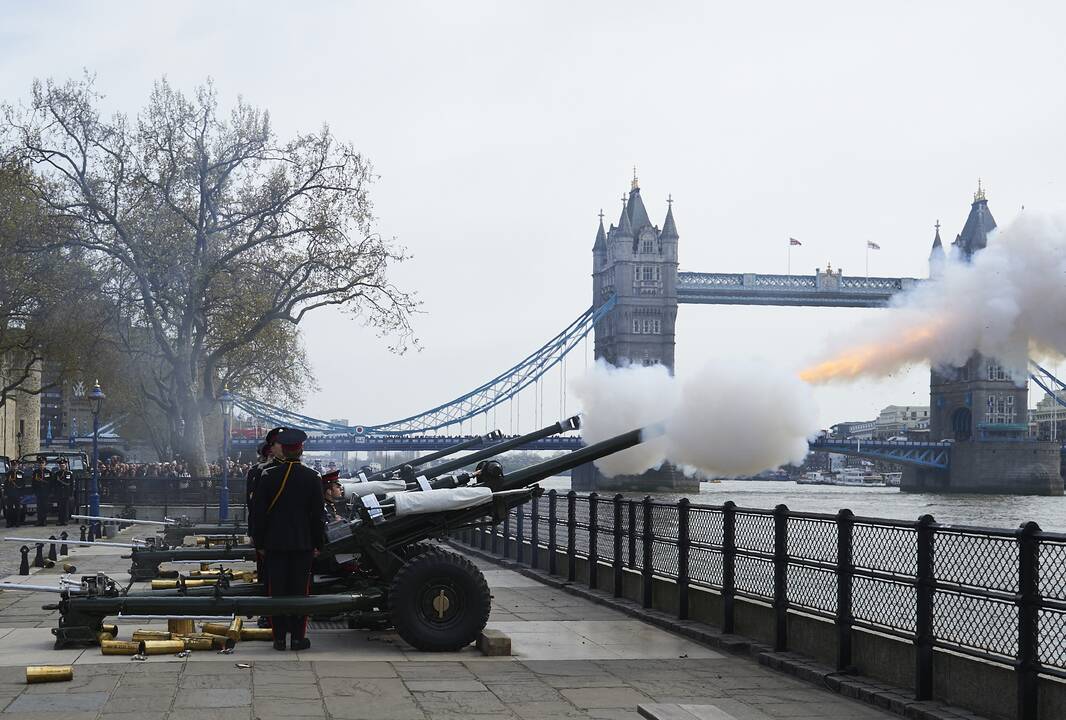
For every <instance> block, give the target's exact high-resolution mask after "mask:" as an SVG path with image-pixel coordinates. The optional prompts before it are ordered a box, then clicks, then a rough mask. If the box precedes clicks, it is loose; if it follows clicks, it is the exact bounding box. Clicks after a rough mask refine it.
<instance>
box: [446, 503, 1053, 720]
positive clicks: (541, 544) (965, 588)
mask: <svg viewBox="0 0 1066 720" xmlns="http://www.w3.org/2000/svg"><path fill="white" fill-rule="evenodd" d="M460 539H461V540H464V541H465V542H467V543H468V544H471V545H474V546H479V547H481V549H483V550H486V551H490V552H493V553H501V552H502V554H503V556H504V557H512V556H513V557H514V558H515V559H516V560H517V561H518V562H520V563H526V562H528V563H529V564H530V565H532V566H534V567H540V568H546V569H547V570H548V572H550V573H552V574H557V571H558V567H557V563H558V560H557V553H563V554H565V555H566V557H567V558H568V562H567V563H566V565H567V570H566V572H567V577H568V580H570V581H574V580H575V579H576V567H575V563H574V562H573V560H574V559H583V560H586V561H587V562H588V566H589V573H588V582H589V586H590V587H592V588H595V587H596V585H597V584H598V581H599V579H600V576H601V575H602V574H603V571H604V569H605V567H606V568H611V569H612V570H613V576H612V577H613V593H614V596H615V597H621V596H622V591H623V583H624V579H625V578H626V576H627V574H628V575H629V576H630V577H632V576H633V575H634V574H639V576H640V583H641V592H640V599H641V601H642V604H643V605H644V607H651V606H652V588H653V583H654V582H655V581H656V580H658V581H660V582H662V581H666V582H671V583H673V584H675V585H676V588H677V614H678V617H679V618H680V619H687V618H688V616H689V602H690V589H691V588H703V589H708V590H712V591H715V592H717V593H719V594H720V595H721V598H722V608H723V609H722V628H721V629H722V631H723V632H724V633H731V632H733V631H734V622H735V615H736V609H735V608H736V600H737V599H738V598H743V599H745V600H748V601H754V602H756V603H761V604H764V605H768V606H769V607H771V608H772V609H773V618H774V620H773V638H774V640H773V645H774V649H775V650H776V651H785V650H787V649H788V615H789V613H790V612H801V613H804V614H806V615H811V616H816V617H820V618H823V619H825V620H826V621H829V622H831V623H833V624H834V626H835V635H836V665H837V669H838V670H844V669H845V668H847V667H849V666H851V665H852V648H851V641H852V628H862V629H866V630H872V631H875V632H877V633H880V634H882V635H889V636H893V637H895V638H898V639H899V640H902V641H905V642H908V643H911V644H913V646H914V647H915V661H914V662H915V667H914V679H915V682H914V686H915V696H916V698H917V699H918V700H928V699H931V698H932V693H933V654H934V651H935V650H937V649H942V650H949V651H951V652H954V653H958V654H961V655H965V656H969V657H972V658H977V659H979V660H982V661H985V662H990V663H994V664H996V665H1000V666H1004V667H1007V668H1010V669H1012V670H1013V671H1014V673H1015V674H1016V678H1017V683H1018V698H1019V706H1018V713H1017V717H1018V718H1019V720H1036V718H1037V687H1038V677H1039V675H1041V674H1045V675H1048V676H1053V677H1056V678H1060V679H1066V534H1062V533H1050V532H1043V531H1042V530H1040V528H1039V526H1038V525H1037V524H1036V523H1027V524H1025V525H1023V526H1021V527H1020V528H1018V529H1016V530H1001V529H994V528H983V527H965V526H950V525H940V524H938V523H937V522H936V521H935V520H934V519H933V518H932V517H931V516H929V515H925V516H922V517H921V518H919V519H918V520H917V521H915V522H910V521H901V520H890V519H885V518H869V517H857V516H855V515H853V514H852V512H851V511H850V510H841V511H840V512H838V513H836V514H824V513H808V512H794V511H791V510H789V509H788V508H787V507H786V506H784V505H778V506H777V507H776V508H774V509H773V510H766V509H758V508H745V507H738V506H737V505H735V504H733V503H732V502H727V503H725V504H724V505H721V506H708V505H695V504H692V503H690V502H689V501H688V500H687V499H682V500H680V501H678V502H677V503H661V502H654V501H652V500H651V499H650V498H644V499H643V500H631V499H626V498H624V497H623V496H621V495H616V496H614V497H613V498H601V497H599V496H598V495H597V494H596V493H591V494H590V495H578V494H577V493H575V492H573V491H571V492H569V493H566V494H558V493H556V491H554V490H552V491H550V492H548V493H546V494H545V495H542V496H541V497H539V498H536V499H535V500H534V501H532V502H531V503H528V504H527V505H525V506H521V507H519V508H516V509H514V510H512V511H511V514H510V516H508V518H507V519H506V521H505V522H504V523H502V524H501V525H500V526H496V527H494V528H491V529H489V530H487V531H476V530H474V531H467V532H464V533H463V534H462V537H461V538H460ZM519 539H521V540H522V541H523V542H518V540H519ZM501 542H502V549H501V548H500V547H499V545H500V544H501ZM545 552H546V553H547V562H546V563H545V562H544V559H543V553H545ZM593 568H599V572H594V571H593V570H592V569H593ZM604 589H605V590H607V589H608V588H604Z"/></svg>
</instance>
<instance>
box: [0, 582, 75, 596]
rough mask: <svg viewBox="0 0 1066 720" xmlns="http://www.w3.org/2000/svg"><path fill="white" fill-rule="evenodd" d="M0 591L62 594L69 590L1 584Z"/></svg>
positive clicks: (47, 586)
mask: <svg viewBox="0 0 1066 720" xmlns="http://www.w3.org/2000/svg"><path fill="white" fill-rule="evenodd" d="M0 590H26V591H29V592H54V593H61V592H64V591H65V590H67V588H65V587H56V586H55V585H30V584H28V583H9V582H0Z"/></svg>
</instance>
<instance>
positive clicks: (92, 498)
mask: <svg viewBox="0 0 1066 720" xmlns="http://www.w3.org/2000/svg"><path fill="white" fill-rule="evenodd" d="M105 397H107V396H106V395H104V391H103V390H101V389H100V381H99V380H97V381H96V384H95V385H93V389H92V391H91V392H90V393H89V407H90V409H91V410H92V413H93V475H92V483H91V484H90V485H89V514H90V515H92V516H94V517H99V516H100V463H99V460H100V453H99V439H100V405H102V404H103V402H104V398H105ZM92 522H93V524H94V525H97V526H98V525H99V521H96V520H93V521H92ZM97 529H99V527H97ZM95 534H98V533H94V535H95Z"/></svg>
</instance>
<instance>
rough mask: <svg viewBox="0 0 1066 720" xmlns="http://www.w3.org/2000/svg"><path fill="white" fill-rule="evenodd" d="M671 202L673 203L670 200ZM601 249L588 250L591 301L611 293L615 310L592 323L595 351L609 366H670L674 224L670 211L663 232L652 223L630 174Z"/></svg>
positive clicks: (674, 300)
mask: <svg viewBox="0 0 1066 720" xmlns="http://www.w3.org/2000/svg"><path fill="white" fill-rule="evenodd" d="M668 202H669V203H671V204H672V203H673V200H672V199H671V200H669V201H668ZM604 245H605V251H603V250H600V249H599V248H600V236H599V235H598V234H597V239H596V244H595V245H594V246H593V267H592V278H593V280H592V283H593V303H594V304H597V305H598V304H600V303H602V302H603V301H604V300H605V299H606V298H607V297H610V296H611V295H612V294H613V295H615V296H616V297H617V300H618V301H617V304H616V305H615V308H614V309H613V310H612V311H611V312H610V313H609V314H608V315H607V316H605V317H604V318H603V320H601V321H600V322H599V323H598V324H597V325H596V332H595V352H596V357H597V358H603V359H605V360H606V361H607V362H609V363H611V364H612V365H620V364H623V363H626V362H629V363H636V364H639V365H653V364H656V363H661V364H663V365H665V366H666V367H668V368H669V369H670V370H671V371H672V370H673V368H674V321H675V319H676V317H677V245H678V235H677V226H676V224H675V222H674V216H673V210H672V208H671V209H669V210H668V211H667V215H666V223H665V227H664V229H663V230H662V231H660V230H659V228H658V227H656V226H654V225H652V223H651V219H650V217H649V215H648V211H647V208H646V207H645V206H644V201H643V199H642V198H641V196H640V184H639V182H638V181H637V178H636V175H635V173H634V177H633V182H632V186H631V188H630V191H629V193H628V195H627V196H626V197H623V198H622V214H621V217H619V220H618V225H617V226H615V225H612V226H611V228H610V230H609V231H607V233H606V237H605V238H604Z"/></svg>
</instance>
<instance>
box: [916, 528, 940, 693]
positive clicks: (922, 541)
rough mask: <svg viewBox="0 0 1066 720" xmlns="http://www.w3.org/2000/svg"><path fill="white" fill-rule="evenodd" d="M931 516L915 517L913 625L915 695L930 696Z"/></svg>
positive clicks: (931, 651)
mask: <svg viewBox="0 0 1066 720" xmlns="http://www.w3.org/2000/svg"><path fill="white" fill-rule="evenodd" d="M935 525H936V521H935V520H934V519H933V516H932V515H922V516H921V517H920V518H918V575H917V579H916V581H915V584H916V589H917V592H916V593H915V597H916V598H917V607H916V608H915V613H914V615H915V626H914V651H915V657H914V659H915V663H914V697H915V699H917V700H931V699H932V697H933V594H934V582H935V578H934V576H933V554H934V552H935V549H934V543H933V540H934V529H933V528H934V526H935Z"/></svg>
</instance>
